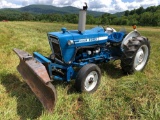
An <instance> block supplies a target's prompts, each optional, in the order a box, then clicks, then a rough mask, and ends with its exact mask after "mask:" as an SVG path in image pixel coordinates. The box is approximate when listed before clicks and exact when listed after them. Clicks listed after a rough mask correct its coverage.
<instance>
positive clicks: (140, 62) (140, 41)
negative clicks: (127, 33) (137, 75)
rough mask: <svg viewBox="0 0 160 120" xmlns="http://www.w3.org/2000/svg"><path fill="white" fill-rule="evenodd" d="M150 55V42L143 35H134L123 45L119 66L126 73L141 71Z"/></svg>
mask: <svg viewBox="0 0 160 120" xmlns="http://www.w3.org/2000/svg"><path fill="white" fill-rule="evenodd" d="M149 55H150V43H149V41H148V39H147V38H145V37H135V38H132V40H130V41H129V42H128V43H127V45H126V46H125V47H124V51H123V55H122V59H121V67H122V70H123V71H124V72H125V73H127V74H132V73H134V72H136V71H142V70H143V69H144V67H145V66H146V64H147V62H148V59H149Z"/></svg>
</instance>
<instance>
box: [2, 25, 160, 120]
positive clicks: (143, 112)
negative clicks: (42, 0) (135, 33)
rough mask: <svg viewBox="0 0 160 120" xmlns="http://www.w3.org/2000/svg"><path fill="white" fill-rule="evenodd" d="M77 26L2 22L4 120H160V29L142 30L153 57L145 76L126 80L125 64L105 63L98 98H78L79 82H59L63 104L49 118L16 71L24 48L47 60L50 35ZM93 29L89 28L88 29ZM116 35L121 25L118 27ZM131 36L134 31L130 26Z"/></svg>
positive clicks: (127, 77)
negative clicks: (16, 52)
mask: <svg viewBox="0 0 160 120" xmlns="http://www.w3.org/2000/svg"><path fill="white" fill-rule="evenodd" d="M61 27H66V28H67V29H69V30H71V29H77V25H73V24H65V23H63V24H60V23H38V22H6V23H5V22H0V119H6V120H11V119H12V120H13V119H14V120H16V119H41V120H43V119H45V120H49V119H53V120H73V119H75V120H93V119H97V120H102V119H106V120H108V119H109V120H114V119H115V120H119V119H127V120H128V119H147V120H159V119H160V28H158V27H157V28H154V27H145V28H144V27H139V28H138V30H139V31H140V32H141V34H142V35H144V36H146V37H148V38H149V39H150V42H151V56H150V59H149V63H148V65H147V66H146V68H145V70H144V71H143V72H139V73H135V74H133V75H124V74H123V73H122V71H121V67H120V65H119V63H120V61H116V62H110V63H107V64H104V63H103V64H101V65H100V68H101V71H102V80H101V84H100V86H99V88H98V90H97V91H96V92H95V93H94V94H85V93H82V94H80V93H77V92H76V90H75V88H74V81H72V82H70V83H65V82H54V83H53V84H54V85H55V87H56V90H57V93H58V101H57V104H56V107H55V111H54V113H53V114H48V113H47V112H46V111H45V110H44V108H43V107H42V105H41V103H40V102H39V101H38V100H37V98H36V97H35V95H34V94H33V93H32V91H31V90H30V88H29V87H28V86H27V84H26V83H25V82H24V81H23V79H22V77H21V76H20V74H19V73H18V72H17V70H16V66H17V65H18V63H19V59H18V57H17V56H16V55H15V54H14V52H13V51H12V49H13V48H20V49H23V50H25V51H28V52H30V53H32V52H34V51H38V52H40V53H41V54H43V55H46V56H48V55H49V54H50V53H51V51H50V47H49V44H48V41H47V36H46V33H47V32H49V31H60V29H61ZM91 27H93V26H91V25H87V28H91ZM113 27H114V28H116V29H117V30H119V29H121V26H113ZM126 29H127V31H128V32H129V31H131V30H132V28H131V27H126Z"/></svg>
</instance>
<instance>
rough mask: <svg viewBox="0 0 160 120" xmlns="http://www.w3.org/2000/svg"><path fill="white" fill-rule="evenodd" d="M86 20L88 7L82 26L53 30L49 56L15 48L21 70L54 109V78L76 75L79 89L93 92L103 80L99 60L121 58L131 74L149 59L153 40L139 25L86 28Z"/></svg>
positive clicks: (68, 77) (82, 17)
mask: <svg viewBox="0 0 160 120" xmlns="http://www.w3.org/2000/svg"><path fill="white" fill-rule="evenodd" d="M85 23H86V10H80V13H79V25H78V30H71V31H68V30H67V29H66V28H62V29H61V31H60V32H49V33H48V40H49V44H50V47H51V50H52V53H51V55H50V56H49V57H46V56H43V55H41V54H40V53H38V52H34V53H33V56H32V55H30V54H29V53H27V52H25V51H22V50H19V49H16V48H15V49H14V51H15V53H16V54H17V55H18V56H19V58H20V64H19V65H18V67H17V69H18V71H19V73H20V74H21V75H22V76H23V78H24V79H25V80H26V82H27V84H28V85H29V86H30V88H31V89H32V91H33V92H34V93H35V94H36V96H37V97H38V98H39V100H40V101H41V103H42V104H43V106H44V107H45V108H46V109H47V110H48V111H52V110H53V108H54V106H55V103H56V99H57V94H56V90H55V87H54V86H53V84H52V81H54V80H60V81H67V82H69V81H70V80H72V79H73V80H75V88H76V89H77V90H78V91H80V92H87V93H92V92H94V91H95V90H97V88H98V86H99V84H100V80H101V69H100V68H99V67H98V65H97V64H100V63H104V62H106V63H107V62H109V61H111V60H118V59H120V60H121V67H122V70H123V71H124V72H125V73H127V74H131V73H134V72H136V71H142V70H143V69H144V67H145V66H146V64H147V62H148V58H149V54H150V43H149V41H148V39H147V38H146V37H143V36H141V35H140V33H139V32H138V31H137V30H136V27H135V26H134V27H135V28H134V30H133V31H132V32H130V33H129V34H127V33H126V32H125V31H119V32H116V30H115V29H113V28H109V27H107V28H105V29H104V28H103V27H100V26H98V27H95V28H93V29H89V30H85ZM115 72H116V71H115Z"/></svg>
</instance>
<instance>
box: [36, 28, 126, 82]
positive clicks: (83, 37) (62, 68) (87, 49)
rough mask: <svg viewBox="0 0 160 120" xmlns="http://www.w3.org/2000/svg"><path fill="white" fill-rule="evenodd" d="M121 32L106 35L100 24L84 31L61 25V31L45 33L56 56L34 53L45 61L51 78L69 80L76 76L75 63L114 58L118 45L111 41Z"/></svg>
mask: <svg viewBox="0 0 160 120" xmlns="http://www.w3.org/2000/svg"><path fill="white" fill-rule="evenodd" d="M124 35H125V34H124V33H123V32H113V33H112V34H110V35H109V34H107V33H106V32H105V31H104V29H103V28H102V27H95V28H93V29H90V30H85V31H84V32H83V33H79V32H78V31H77V30H71V31H67V29H66V28H62V29H61V31H60V32H50V33H48V40H49V44H50V47H51V50H52V54H55V56H56V59H54V60H53V61H51V60H50V59H48V58H46V57H44V56H43V55H41V54H39V53H37V52H35V53H34V57H35V58H36V59H37V60H38V61H39V62H41V63H43V64H45V65H46V63H47V66H46V69H47V70H48V74H49V75H50V78H52V79H54V80H65V81H70V80H71V79H73V78H76V75H77V72H76V71H75V68H76V67H79V68H81V67H83V66H84V65H86V64H89V63H95V64H96V63H101V62H108V61H110V60H112V59H116V58H117V57H118V56H119V54H121V49H120V48H118V47H111V45H112V43H119V42H121V41H122V40H123V37H124ZM106 43H109V44H110V46H107V44H106ZM115 56H116V57H115Z"/></svg>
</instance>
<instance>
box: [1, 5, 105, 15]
mask: <svg viewBox="0 0 160 120" xmlns="http://www.w3.org/2000/svg"><path fill="white" fill-rule="evenodd" d="M4 10H11V11H19V12H29V13H34V14H35V13H36V14H51V13H57V14H78V12H79V9H78V8H76V7H72V6H67V7H55V6H52V5H29V6H25V7H22V8H5V9H1V10H0V11H4ZM88 14H89V15H93V16H101V15H102V14H104V12H97V11H88Z"/></svg>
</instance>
